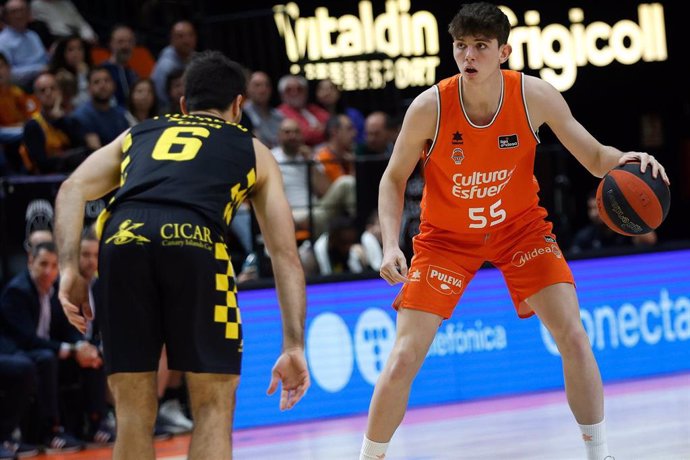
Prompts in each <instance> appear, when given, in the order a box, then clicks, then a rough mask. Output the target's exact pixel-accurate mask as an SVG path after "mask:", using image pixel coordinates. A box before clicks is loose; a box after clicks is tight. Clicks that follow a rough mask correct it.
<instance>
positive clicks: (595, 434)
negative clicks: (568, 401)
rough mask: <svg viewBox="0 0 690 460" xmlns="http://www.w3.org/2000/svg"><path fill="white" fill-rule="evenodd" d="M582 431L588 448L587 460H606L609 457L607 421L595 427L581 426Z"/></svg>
mask: <svg viewBox="0 0 690 460" xmlns="http://www.w3.org/2000/svg"><path fill="white" fill-rule="evenodd" d="M580 431H582V439H583V440H584V441H585V447H586V448H587V460H604V458H605V457H607V456H608V455H609V446H608V444H607V440H606V421H605V420H602V421H601V422H599V423H597V424H595V425H580Z"/></svg>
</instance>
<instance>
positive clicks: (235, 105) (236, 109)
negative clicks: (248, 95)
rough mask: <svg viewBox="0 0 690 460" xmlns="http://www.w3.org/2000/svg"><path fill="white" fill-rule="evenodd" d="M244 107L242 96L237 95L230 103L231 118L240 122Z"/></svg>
mask: <svg viewBox="0 0 690 460" xmlns="http://www.w3.org/2000/svg"><path fill="white" fill-rule="evenodd" d="M243 105H244V96H242V95H241V94H238V95H237V97H236V98H235V99H234V100H233V101H232V104H231V106H230V110H231V111H232V115H233V118H235V119H236V120H238V121H239V120H240V119H241V118H242V106H243Z"/></svg>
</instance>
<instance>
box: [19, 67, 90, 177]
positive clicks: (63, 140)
mask: <svg viewBox="0 0 690 460" xmlns="http://www.w3.org/2000/svg"><path fill="white" fill-rule="evenodd" d="M34 94H35V95H36V97H37V98H38V101H39V102H40V104H41V110H40V112H37V113H35V114H34V115H33V116H32V117H31V119H30V120H29V121H27V122H26V124H25V125H24V142H23V144H22V146H21V148H20V150H19V152H20V154H21V157H22V160H23V163H24V168H25V169H26V171H27V172H29V173H31V174H50V173H55V172H65V171H71V170H72V169H74V168H76V166H77V165H78V164H79V163H81V161H82V160H83V159H84V158H85V155H86V150H85V149H84V142H83V138H82V136H81V132H80V127H79V123H78V122H77V121H76V120H74V119H72V118H71V117H68V116H66V115H65V112H64V110H63V108H62V103H61V101H62V93H61V91H60V89H59V88H58V84H57V80H56V79H55V75H53V74H51V73H44V74H42V75H40V76H39V77H38V78H37V79H36V81H35V82H34Z"/></svg>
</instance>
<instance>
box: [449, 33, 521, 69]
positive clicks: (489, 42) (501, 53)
mask: <svg viewBox="0 0 690 460" xmlns="http://www.w3.org/2000/svg"><path fill="white" fill-rule="evenodd" d="M509 55H510V46H509V45H500V46H499V45H498V40H497V39H496V38H488V37H485V36H481V35H479V36H474V35H471V36H464V37H458V38H456V39H455V40H453V58H454V59H455V63H456V64H457V65H458V69H459V70H460V73H462V75H463V78H465V77H466V78H470V79H475V78H481V77H482V76H485V75H487V74H489V73H491V72H494V71H495V70H496V69H498V68H499V67H500V66H501V64H502V63H503V62H505V61H506V60H507V59H508V56H509Z"/></svg>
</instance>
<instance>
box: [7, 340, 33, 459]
mask: <svg viewBox="0 0 690 460" xmlns="http://www.w3.org/2000/svg"><path fill="white" fill-rule="evenodd" d="M18 351H19V350H18V348H17V346H16V344H15V343H14V342H13V341H12V340H11V339H10V338H9V337H7V336H6V335H5V334H4V332H3V331H2V329H1V328H0V460H3V459H7V460H14V459H15V458H17V457H21V458H27V457H35V456H36V455H38V454H39V453H40V451H39V450H38V448H37V447H36V446H33V445H29V444H24V443H21V442H19V441H18V440H17V439H15V438H14V437H13V432H15V430H17V429H18V428H19V423H20V421H21V420H22V418H23V417H24V415H25V414H26V412H27V409H28V408H29V403H30V397H31V396H32V395H33V394H34V393H36V384H37V380H38V376H37V375H36V366H35V365H34V363H33V361H31V358H29V357H28V356H26V355H25V354H22V353H18Z"/></svg>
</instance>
